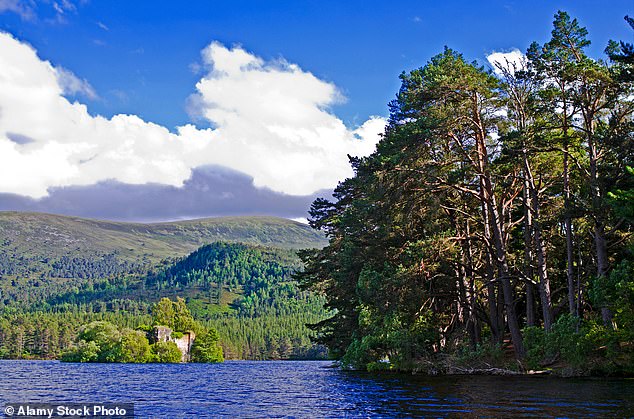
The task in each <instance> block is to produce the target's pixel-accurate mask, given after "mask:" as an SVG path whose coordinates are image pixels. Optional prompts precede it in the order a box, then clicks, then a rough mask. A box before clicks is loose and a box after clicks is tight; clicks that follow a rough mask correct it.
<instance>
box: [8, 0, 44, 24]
mask: <svg viewBox="0 0 634 419" xmlns="http://www.w3.org/2000/svg"><path fill="white" fill-rule="evenodd" d="M3 12H14V13H17V14H18V15H20V17H21V18H22V19H25V20H31V19H33V18H34V17H35V13H34V12H33V8H32V7H31V5H30V4H29V3H28V2H26V1H24V0H0V13H3Z"/></svg>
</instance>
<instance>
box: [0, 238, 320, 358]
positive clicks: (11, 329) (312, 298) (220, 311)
mask: <svg viewBox="0 0 634 419" xmlns="http://www.w3.org/2000/svg"><path fill="white" fill-rule="evenodd" d="M89 262H90V263H87V264H85V265H82V266H81V270H77V271H75V272H76V273H78V274H80V275H81V276H83V277H82V278H78V277H77V276H73V277H69V278H66V279H62V278H40V279H38V280H30V281H27V282H26V283H23V282H22V281H20V280H12V281H11V282H12V285H9V281H7V280H6V279H5V281H4V286H3V287H2V286H0V292H1V293H2V296H3V298H2V299H0V309H2V308H3V309H4V310H2V311H3V312H4V315H2V316H0V358H2V357H8V358H21V357H27V358H30V357H35V358H55V357H57V356H59V354H60V353H61V352H63V351H65V350H67V349H69V348H70V347H71V346H70V345H72V342H73V341H74V336H75V333H76V331H77V330H79V328H80V326H82V325H83V324H86V323H88V322H90V321H95V320H108V321H110V322H112V323H114V324H116V325H117V326H119V327H133V328H134V327H140V326H141V325H142V324H144V323H145V324H147V322H148V319H149V315H150V312H151V309H152V304H153V303H156V302H157V301H158V300H160V299H161V298H165V297H168V298H171V299H174V300H176V299H177V298H178V297H182V298H184V299H185V301H186V303H187V306H188V307H189V309H190V310H191V312H192V314H193V315H194V317H195V318H196V320H198V321H199V322H200V324H202V325H204V326H205V327H208V328H215V329H217V330H218V332H219V333H220V338H221V340H220V342H221V345H222V347H223V349H224V352H225V354H226V357H227V358H229V359H290V358H294V359H298V358H311V359H312V358H315V357H323V356H325V355H326V352H325V348H324V347H322V346H319V345H315V344H313V343H312V342H311V337H312V335H313V332H312V331H311V330H309V328H307V326H306V325H307V324H314V323H317V322H319V321H321V320H323V319H324V318H326V317H328V315H329V314H328V313H327V312H326V310H325V309H324V306H323V303H324V300H323V297H319V296H317V295H315V294H312V293H309V292H306V291H302V290H300V289H299V287H298V284H297V281H296V280H295V279H294V278H293V273H294V272H296V271H297V270H300V269H302V264H301V262H300V260H299V258H298V256H297V255H296V253H295V252H294V251H293V250H290V249H280V248H271V247H263V246H253V245H246V244H239V243H226V242H214V243H211V244H209V245H205V246H202V247H200V248H199V249H197V250H196V251H194V252H193V253H191V254H189V255H188V256H186V257H183V258H180V259H176V260H174V261H173V262H167V261H163V262H162V263H160V264H158V265H155V266H154V267H152V268H151V269H149V270H148V271H147V272H141V271H139V272H134V273H126V272H123V273H116V272H112V271H108V270H104V269H103V268H104V266H105V267H108V265H107V264H106V265H99V264H97V263H94V261H89ZM53 265H54V266H57V264H53ZM69 266H70V265H69ZM128 266H131V265H128ZM71 268H72V269H78V268H77V266H71ZM3 306H4V307H3ZM62 325H64V327H62ZM51 339H53V340H51Z"/></svg>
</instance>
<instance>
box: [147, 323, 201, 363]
mask: <svg viewBox="0 0 634 419" xmlns="http://www.w3.org/2000/svg"><path fill="white" fill-rule="evenodd" d="M195 339H196V334H195V333H194V332H191V331H190V332H185V333H183V337H181V338H178V339H176V338H173V337H172V329H170V328H169V327H167V326H154V329H153V330H152V339H151V341H152V343H154V342H174V343H175V344H176V346H178V349H180V351H181V353H182V354H183V356H182V358H181V362H189V361H191V350H192V345H193V344H194V340H195Z"/></svg>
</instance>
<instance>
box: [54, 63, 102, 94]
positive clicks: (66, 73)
mask: <svg viewBox="0 0 634 419" xmlns="http://www.w3.org/2000/svg"><path fill="white" fill-rule="evenodd" d="M55 72H56V73H57V82H58V83H59V85H60V87H61V88H62V90H63V91H64V94H67V95H77V94H80V95H83V96H85V97H87V98H89V99H93V100H94V99H97V93H96V92H95V89H94V88H93V87H92V86H91V85H90V83H88V81H87V80H85V79H80V78H79V77H77V76H75V75H74V74H73V72H72V71H70V70H66V69H65V68H63V67H55Z"/></svg>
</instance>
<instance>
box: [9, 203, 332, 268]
mask: <svg viewBox="0 0 634 419" xmlns="http://www.w3.org/2000/svg"><path fill="white" fill-rule="evenodd" d="M214 241H225V242H243V243H248V244H256V245H264V246H271V247H280V248H289V249H300V248H312V247H323V246H324V245H325V244H326V241H325V239H324V237H322V236H321V235H320V234H318V233H316V232H315V231H314V230H312V229H311V228H310V227H309V226H307V225H304V224H301V223H298V222H295V221H291V220H287V219H284V218H276V217H219V218H204V219H198V220H187V221H177V222H168V223H152V224H143V223H122V222H112V221H101V220H91V219H85V218H78V217H66V216H61V215H51V214H42V213H29V212H14V211H6V212H0V245H1V247H0V249H1V251H2V252H3V253H11V252H16V253H17V254H19V255H20V256H38V257H46V258H51V257H55V256H62V255H87V254H109V253H112V252H117V253H118V254H119V255H120V257H121V258H125V259H128V260H133V259H137V258H138V257H142V256H148V257H152V258H158V259H161V258H165V257H174V256H183V255H185V254H187V253H189V252H192V251H193V250H195V249H196V248H198V247H200V246H201V245H203V244H206V243H211V242H214Z"/></svg>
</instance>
